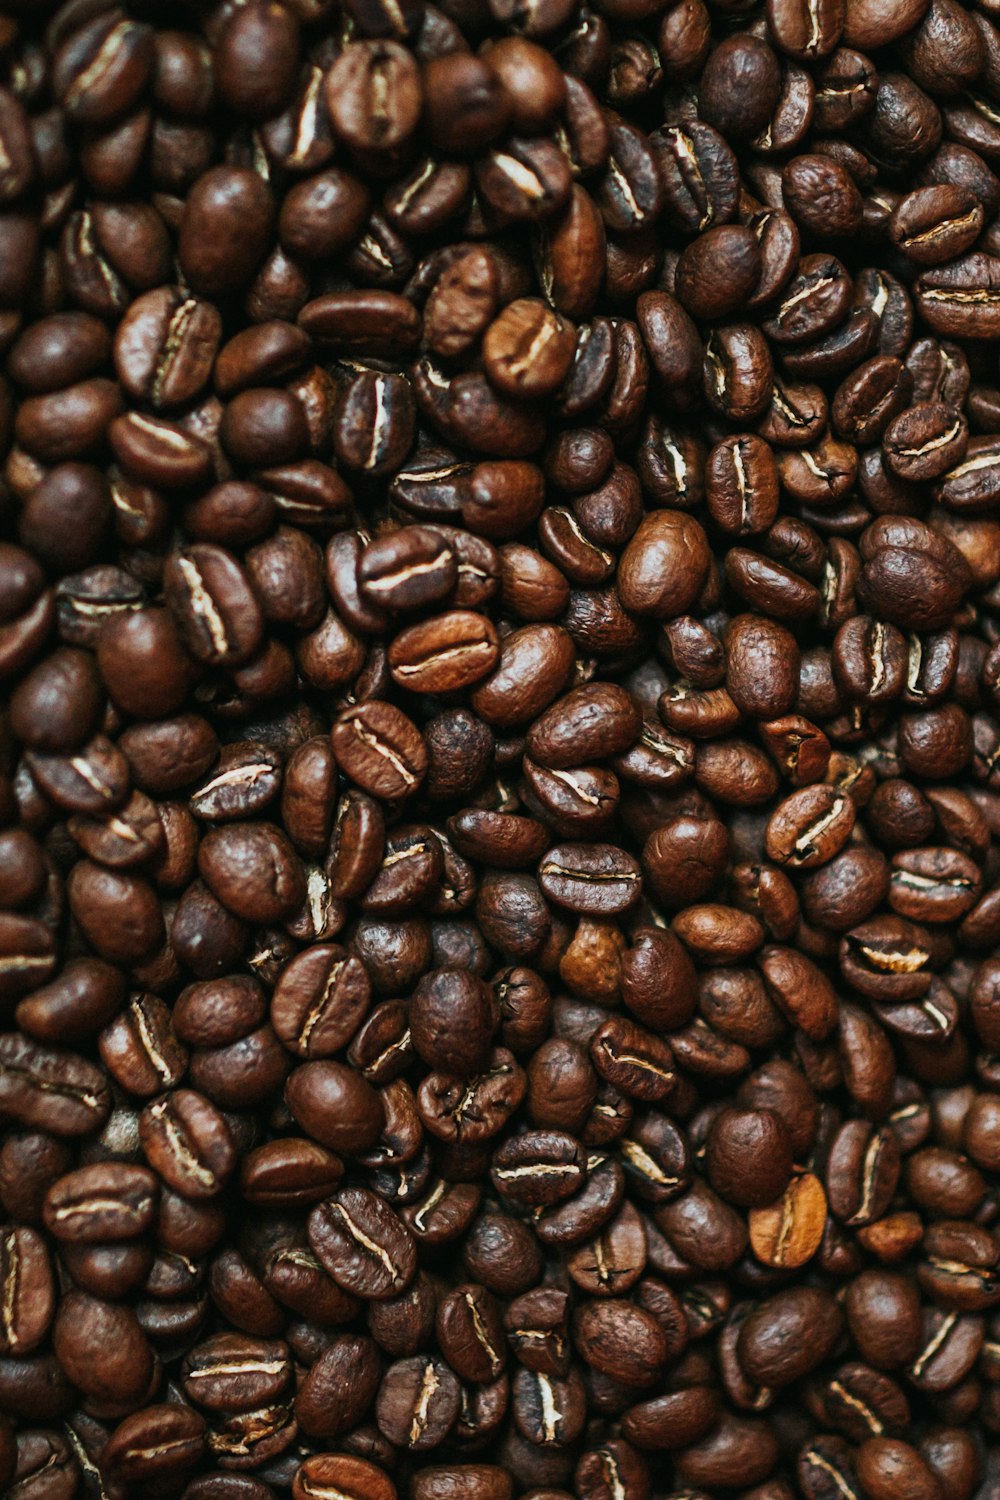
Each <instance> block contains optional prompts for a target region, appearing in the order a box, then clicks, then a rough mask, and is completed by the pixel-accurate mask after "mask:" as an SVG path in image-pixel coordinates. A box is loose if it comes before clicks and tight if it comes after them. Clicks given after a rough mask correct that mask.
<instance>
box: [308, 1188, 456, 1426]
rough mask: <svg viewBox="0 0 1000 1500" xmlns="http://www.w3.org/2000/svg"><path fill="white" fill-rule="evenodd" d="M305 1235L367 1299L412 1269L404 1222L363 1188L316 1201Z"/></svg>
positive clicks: (406, 1278)
mask: <svg viewBox="0 0 1000 1500" xmlns="http://www.w3.org/2000/svg"><path fill="white" fill-rule="evenodd" d="M309 1240H310V1244H311V1245H312V1247H313V1249H314V1250H315V1252H316V1255H317V1256H318V1257H319V1259H320V1261H321V1263H322V1265H323V1266H324V1268H325V1269H326V1271H327V1272H328V1274H329V1275H330V1276H332V1277H333V1279H334V1280H335V1281H336V1282H337V1284H338V1286H342V1287H343V1288H344V1290H345V1291H348V1292H352V1293H353V1294H354V1295H355V1296H359V1297H363V1298H365V1299H368V1298H372V1299H374V1300H376V1301H381V1300H384V1299H385V1298H387V1297H394V1296H396V1294H397V1293H399V1292H401V1291H403V1290H404V1289H405V1287H406V1286H407V1285H408V1284H409V1283H410V1281H412V1279H413V1275H414V1272H415V1270H416V1264H417V1261H416V1246H415V1244H414V1241H413V1238H412V1236H411V1234H410V1232H409V1230H408V1229H407V1228H406V1225H405V1224H403V1223H402V1221H401V1220H400V1219H399V1216H398V1215H397V1214H396V1213H394V1212H393V1210H392V1209H391V1208H390V1207H388V1205H387V1204H385V1203H384V1202H383V1201H382V1200H381V1199H380V1198H378V1197H376V1195H375V1194H374V1193H372V1192H369V1191H368V1190H367V1189H364V1188H342V1189H340V1191H339V1192H338V1193H336V1194H335V1195H334V1196H333V1197H332V1198H330V1199H328V1200H327V1201H326V1202H325V1203H321V1204H319V1205H317V1207H316V1208H314V1209H313V1210H312V1212H311V1213H310V1215H309ZM449 1425H450V1424H449Z"/></svg>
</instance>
